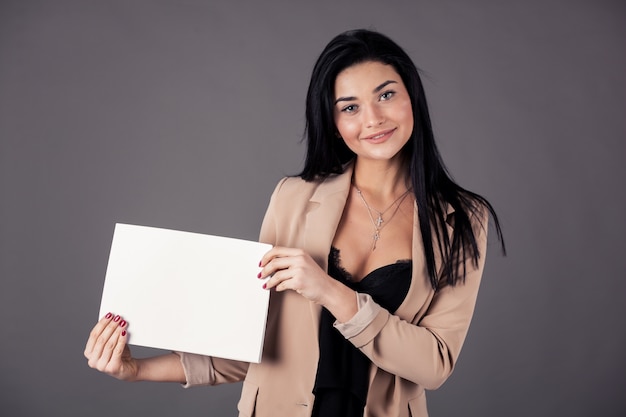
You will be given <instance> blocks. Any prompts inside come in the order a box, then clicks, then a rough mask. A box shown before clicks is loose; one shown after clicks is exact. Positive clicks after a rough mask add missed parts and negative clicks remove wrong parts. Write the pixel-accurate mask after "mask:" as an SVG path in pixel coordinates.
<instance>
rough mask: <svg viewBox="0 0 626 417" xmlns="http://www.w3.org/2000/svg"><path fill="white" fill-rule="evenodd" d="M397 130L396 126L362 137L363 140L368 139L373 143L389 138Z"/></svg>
mask: <svg viewBox="0 0 626 417" xmlns="http://www.w3.org/2000/svg"><path fill="white" fill-rule="evenodd" d="M395 131H396V128H393V129H389V130H383V131H382V132H378V133H374V134H373V135H369V136H366V137H364V138H362V139H361V140H366V141H368V142H372V143H380V142H384V141H386V140H387V139H389V137H391V135H392V134H393V132H395Z"/></svg>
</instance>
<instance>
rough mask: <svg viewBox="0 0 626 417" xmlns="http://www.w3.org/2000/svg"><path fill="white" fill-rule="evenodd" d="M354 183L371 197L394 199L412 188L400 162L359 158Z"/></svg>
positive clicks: (355, 165) (356, 163) (355, 166)
mask: <svg viewBox="0 0 626 417" xmlns="http://www.w3.org/2000/svg"><path fill="white" fill-rule="evenodd" d="M352 175H353V179H352V181H353V182H354V184H355V185H356V186H357V187H358V188H359V189H361V190H362V191H364V192H366V193H367V194H368V195H370V196H376V198H380V199H389V198H394V196H398V195H399V194H401V193H403V192H404V191H406V190H407V189H408V188H409V187H410V184H411V182H410V180H409V178H408V176H407V174H406V170H405V169H404V165H403V164H402V163H401V162H400V161H399V160H388V161H375V160H363V159H359V158H357V160H356V161H355V164H354V173H353V174H352Z"/></svg>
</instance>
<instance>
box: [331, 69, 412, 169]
mask: <svg viewBox="0 0 626 417" xmlns="http://www.w3.org/2000/svg"><path fill="white" fill-rule="evenodd" d="M334 98H335V108H334V118H335V126H336V127H337V130H338V131H339V134H340V135H341V137H342V138H343V140H344V142H345V143H346V145H347V146H348V148H350V150H352V152H354V153H355V154H356V155H357V156H358V157H359V158H365V159H375V160H391V159H394V158H397V157H398V156H399V152H400V150H401V149H402V147H403V146H404V145H405V144H406V143H407V141H408V140H409V137H410V135H411V133H412V132H413V112H412V108H411V99H410V97H409V93H408V91H407V90H406V87H405V86H404V83H403V82H402V78H401V77H400V75H398V73H397V72H396V70H395V69H394V68H393V67H392V66H391V65H385V64H382V63H380V62H371V61H370V62H363V63H360V64H356V65H353V66H351V67H348V68H346V69H345V70H343V71H342V72H340V73H339V75H337V79H336V80H335V97H334Z"/></svg>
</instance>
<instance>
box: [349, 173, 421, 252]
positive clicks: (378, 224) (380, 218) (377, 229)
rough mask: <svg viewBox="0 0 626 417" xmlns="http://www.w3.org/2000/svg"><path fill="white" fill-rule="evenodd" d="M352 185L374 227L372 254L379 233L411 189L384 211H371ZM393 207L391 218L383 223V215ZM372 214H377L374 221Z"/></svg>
mask: <svg viewBox="0 0 626 417" xmlns="http://www.w3.org/2000/svg"><path fill="white" fill-rule="evenodd" d="M352 185H354V189H355V190H356V192H357V194H358V195H359V197H360V198H361V201H362V202H363V204H364V205H365V208H367V214H369V216H370V220H371V221H372V226H374V234H373V235H372V239H373V242H372V252H373V251H374V250H375V249H376V243H377V242H378V239H380V231H381V230H382V229H383V227H385V226H386V225H387V224H388V223H389V222H390V221H391V219H393V217H394V216H395V215H396V213H397V212H398V210H399V209H400V206H401V205H402V202H403V201H404V199H405V198H406V196H407V195H409V191H411V187H409V188H408V189H407V190H406V191H405V192H404V193H402V195H401V196H400V197H398V198H396V199H395V200H394V201H393V203H391V204H390V205H389V207H387V208H386V209H385V210H383V211H378V210H376V209H373V208H372V207H370V205H369V204H367V201H365V197H363V192H361V190H360V189H359V187H357V186H356V184H354V183H353V184H352ZM396 203H397V204H396ZM394 205H395V206H396V209H395V210H394V211H393V213H391V216H390V217H389V218H388V219H387V221H386V222H385V220H384V219H383V215H384V214H385V213H387V212H388V211H389V209H390V208H392V207H393V206H394ZM372 212H375V213H376V214H377V217H376V220H374V216H373V215H372Z"/></svg>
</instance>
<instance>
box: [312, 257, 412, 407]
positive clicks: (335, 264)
mask: <svg viewBox="0 0 626 417" xmlns="http://www.w3.org/2000/svg"><path fill="white" fill-rule="evenodd" d="M339 255H340V254H339V250H338V249H337V248H334V247H331V250H330V254H329V256H328V274H329V275H330V276H331V277H333V278H335V279H336V280H338V281H340V282H342V283H344V284H345V285H347V286H348V287H350V288H352V289H353V290H355V291H357V292H360V293H366V294H369V295H371V296H372V299H373V300H374V301H375V302H376V303H378V304H379V305H380V306H381V307H383V308H385V309H386V310H388V311H389V312H391V313H393V312H394V311H396V310H397V309H398V307H400V304H402V301H404V299H405V298H406V295H407V293H408V291H409V287H410V285H411V269H412V262H411V260H400V261H397V262H396V263H395V264H390V265H385V266H382V267H380V268H378V269H375V270H373V271H372V272H370V273H369V274H367V275H366V276H365V277H363V279H362V280H361V281H358V282H354V281H353V280H352V276H351V275H350V274H349V273H348V272H347V271H346V270H345V269H344V268H342V267H341V259H340V256H339ZM334 322H335V317H333V315H332V314H331V313H330V312H329V311H328V310H326V309H325V308H323V309H322V315H321V317H320V329H319V349H320V358H319V362H318V365H317V376H316V378H315V386H314V388H313V393H314V394H315V402H314V404H313V416H324V417H333V416H341V417H357V416H358V417H362V416H363V410H364V408H365V402H366V400H367V389H368V383H369V368H370V360H369V359H368V358H367V356H365V355H364V354H363V353H362V352H361V351H360V350H359V349H357V348H356V347H355V346H354V345H353V344H352V343H350V342H349V341H348V340H346V338H344V337H343V335H342V334H341V333H339V331H338V330H336V329H335V328H334V327H333V323H334Z"/></svg>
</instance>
